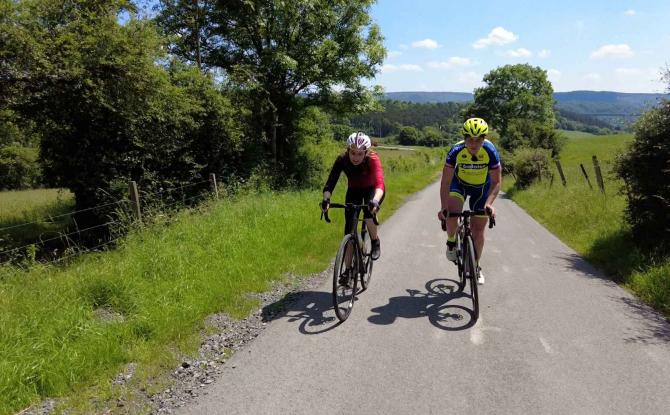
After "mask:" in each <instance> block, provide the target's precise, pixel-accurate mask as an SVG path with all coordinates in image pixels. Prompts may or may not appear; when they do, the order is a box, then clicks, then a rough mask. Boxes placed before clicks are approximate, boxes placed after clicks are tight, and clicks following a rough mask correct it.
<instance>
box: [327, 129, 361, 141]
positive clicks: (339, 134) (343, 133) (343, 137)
mask: <svg viewBox="0 0 670 415" xmlns="http://www.w3.org/2000/svg"><path fill="white" fill-rule="evenodd" d="M330 130H331V132H332V134H333V139H334V140H335V141H337V142H339V143H346V142H347V137H349V135H350V134H351V133H353V132H355V130H354V127H351V126H349V125H345V124H330Z"/></svg>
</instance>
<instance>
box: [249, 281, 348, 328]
mask: <svg viewBox="0 0 670 415" xmlns="http://www.w3.org/2000/svg"><path fill="white" fill-rule="evenodd" d="M359 294H360V293H359ZM262 314H263V320H264V321H272V320H276V319H279V318H283V319H287V320H288V321H289V322H296V321H299V322H300V323H299V326H298V330H299V331H300V333H302V334H319V333H324V332H326V331H329V330H332V329H334V328H335V327H337V326H339V325H340V321H339V320H338V319H337V317H336V316H335V310H334V309H333V297H332V294H331V293H330V292H324V291H300V292H292V293H289V294H287V295H286V296H284V298H282V299H281V300H279V301H277V302H275V303H272V304H268V305H267V306H265V307H263V311H262Z"/></svg>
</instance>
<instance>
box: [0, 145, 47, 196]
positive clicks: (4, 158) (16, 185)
mask: <svg viewBox="0 0 670 415" xmlns="http://www.w3.org/2000/svg"><path fill="white" fill-rule="evenodd" d="M40 175H41V172H40V167H39V164H38V162H37V149H35V148H31V147H22V146H20V145H16V144H12V145H8V146H5V147H2V148H0V189H3V190H17V189H28V188H31V187H36V186H38V185H39V183H40Z"/></svg>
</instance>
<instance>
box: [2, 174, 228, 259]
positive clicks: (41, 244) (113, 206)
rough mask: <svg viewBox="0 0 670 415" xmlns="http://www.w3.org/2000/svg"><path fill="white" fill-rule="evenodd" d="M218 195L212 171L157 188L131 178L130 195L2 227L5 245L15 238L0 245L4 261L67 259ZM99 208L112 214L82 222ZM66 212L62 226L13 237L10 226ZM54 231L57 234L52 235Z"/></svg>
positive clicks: (52, 221) (15, 229) (49, 220)
mask: <svg viewBox="0 0 670 415" xmlns="http://www.w3.org/2000/svg"><path fill="white" fill-rule="evenodd" d="M198 187H200V189H198ZM218 196H219V195H218V185H217V182H216V175H215V174H210V176H209V179H208V180H200V181H197V182H193V183H189V184H185V185H180V186H174V187H171V188H166V189H162V188H161V189H159V190H157V191H151V192H147V191H140V190H139V189H138V187H137V184H136V183H135V182H134V181H131V182H129V194H128V197H127V198H122V199H118V200H115V201H112V202H108V203H103V204H100V205H96V206H91V207H88V208H84V209H78V210H73V211H71V212H67V213H63V214H59V215H54V216H48V217H45V218H43V219H39V220H34V221H29V222H25V223H20V224H15V225H11V226H5V227H2V228H0V238H2V239H5V245H7V241H9V246H4V247H3V246H0V266H7V265H10V264H11V265H17V266H21V265H22V264H27V263H33V262H41V263H62V262H64V261H67V260H68V259H72V258H74V257H76V256H79V255H81V254H83V253H86V252H93V251H100V250H103V249H108V248H109V247H111V246H114V245H115V244H116V243H117V242H118V240H119V239H121V238H122V237H123V236H124V235H125V234H126V233H127V231H128V229H130V227H132V226H141V225H142V224H143V223H144V221H146V220H150V218H152V217H154V216H156V215H158V214H164V213H166V212H173V211H176V210H179V209H181V208H184V207H190V206H194V205H197V203H199V202H201V201H203V200H205V199H208V198H218ZM93 211H99V212H105V213H104V214H103V215H101V216H105V217H107V220H105V221H103V222H101V223H97V224H88V225H87V226H86V227H85V228H79V226H78V224H77V221H76V220H75V219H74V218H75V217H76V216H77V215H81V214H83V213H89V212H93ZM64 218H68V221H67V222H66V223H65V224H63V228H62V229H60V230H57V231H47V232H41V233H39V234H38V235H36V236H35V237H33V238H28V240H20V241H18V243H16V242H15V245H17V246H11V244H12V242H11V238H8V237H7V235H8V233H9V232H14V233H16V232H21V228H26V227H29V226H38V225H44V224H49V225H54V224H57V219H64ZM49 233H52V234H55V236H50V237H46V235H48V234H49ZM2 239H0V241H2Z"/></svg>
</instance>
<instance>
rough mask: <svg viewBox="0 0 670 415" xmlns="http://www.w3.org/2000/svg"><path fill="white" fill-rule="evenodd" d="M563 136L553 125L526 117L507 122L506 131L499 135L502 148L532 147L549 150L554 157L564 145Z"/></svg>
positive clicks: (511, 149)
mask: <svg viewBox="0 0 670 415" xmlns="http://www.w3.org/2000/svg"><path fill="white" fill-rule="evenodd" d="M565 141H566V139H565V137H564V136H563V135H561V134H559V133H558V132H557V131H556V130H555V129H554V128H553V126H546V125H543V124H540V123H537V122H533V121H531V120H527V119H520V118H516V119H513V120H511V121H510V122H509V124H508V126H507V132H506V133H505V134H504V135H503V136H502V137H501V139H500V144H501V146H502V147H503V148H504V149H507V150H510V151H514V150H516V149H517V148H520V147H533V148H543V149H547V150H551V156H552V157H556V156H558V154H559V153H560V152H561V150H562V149H563V146H564V145H565Z"/></svg>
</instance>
